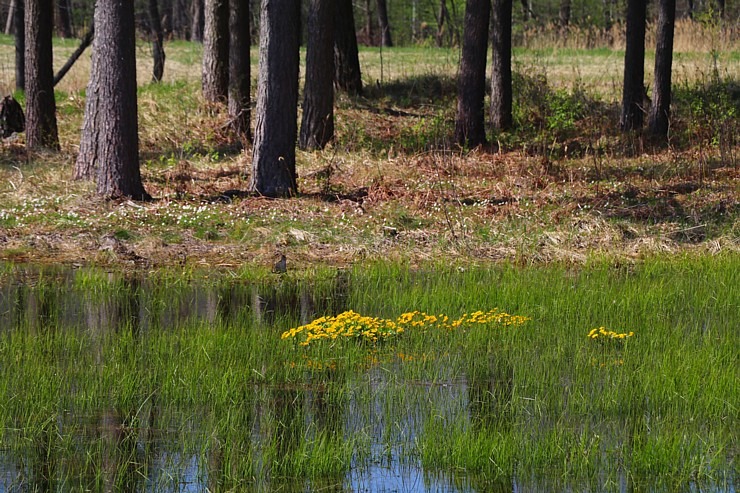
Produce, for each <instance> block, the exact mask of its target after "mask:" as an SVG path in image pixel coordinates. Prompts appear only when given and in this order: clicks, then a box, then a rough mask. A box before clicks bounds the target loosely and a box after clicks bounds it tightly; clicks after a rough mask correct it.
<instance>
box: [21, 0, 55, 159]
mask: <svg viewBox="0 0 740 493" xmlns="http://www.w3.org/2000/svg"><path fill="white" fill-rule="evenodd" d="M53 17H54V4H53V2H52V1H51V0H27V1H26V14H25V20H26V67H25V69H26V70H25V72H26V146H27V147H28V148H30V149H34V148H47V149H55V150H57V149H59V136H58V132H57V117H56V102H55V100H54V71H53V70H54V69H53V67H52V51H51V49H52V46H51V37H52V29H53V26H52V19H53Z"/></svg>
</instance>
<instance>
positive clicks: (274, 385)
mask: <svg viewBox="0 0 740 493" xmlns="http://www.w3.org/2000/svg"><path fill="white" fill-rule="evenodd" d="M351 290H352V278H351V276H349V275H338V276H337V277H336V278H335V279H333V280H332V281H331V282H329V283H328V284H327V283H324V285H323V287H322V288H321V289H319V290H313V289H312V286H310V285H309V284H307V283H298V282H288V281H283V280H281V281H279V282H277V283H247V282H241V281H231V282H229V281H223V280H221V281H219V282H217V283H213V282H203V281H197V280H196V281H192V280H189V281H187V282H186V281H173V280H172V279H165V280H163V279H161V278H147V276H143V275H136V276H132V275H123V274H119V273H103V272H100V271H79V270H74V269H37V268H32V267H27V266H24V267H21V266H12V267H8V266H6V268H5V269H4V271H3V274H2V275H0V335H1V336H2V339H0V341H2V342H0V365H5V367H4V368H2V367H0V370H2V372H3V374H4V375H5V376H4V377H3V378H6V379H10V378H26V377H24V375H29V374H33V373H34V372H46V371H50V370H49V367H50V366H52V367H55V369H54V370H53V372H51V373H50V374H51V375H54V378H55V379H56V380H54V382H55V383H54V385H56V387H55V389H56V390H50V391H49V392H50V393H51V394H52V395H54V397H53V398H51V399H50V402H51V403H52V404H51V405H50V406H49V407H44V406H43V405H39V406H38V407H37V409H27V407H26V406H24V400H25V399H28V402H29V403H30V402H37V401H36V400H34V399H38V402H46V401H44V399H45V397H44V395H42V393H43V391H42V390H40V389H27V388H25V387H24V384H23V383H22V382H19V381H7V382H6V383H5V387H4V388H0V397H2V398H4V399H5V400H6V402H5V403H0V405H1V406H3V408H5V409H10V408H12V409H15V410H16V411H14V412H15V413H23V415H21V416H18V415H13V413H11V412H10V411H5V414H4V415H3V421H2V422H0V424H2V425H3V431H2V434H0V492H25V491H39V492H45V491H55V492H66V491H79V490H80V489H83V488H84V489H87V490H92V491H125V492H134V491H136V492H139V491H141V492H160V491H162V492H170V491H172V492H204V491H289V492H292V491H296V492H297V491H305V492H309V491H326V492H350V491H352V492H386V491H387V492H450V493H463V492H465V493H472V492H483V491H493V492H505V491H506V492H527V491H601V490H602V488H603V489H605V490H609V491H620V492H628V491H662V490H663V489H664V488H666V486H661V485H659V484H653V483H651V482H650V478H649V477H645V478H640V479H639V481H638V480H637V479H635V478H634V477H630V475H628V474H626V473H618V474H616V475H611V476H610V477H608V478H605V477H600V474H599V472H598V471H596V472H595V473H593V474H591V475H590V478H591V479H590V480H587V481H583V480H582V479H580V478H579V479H576V480H573V479H572V478H568V477H565V478H563V477H560V476H559V475H558V474H559V473H558V474H554V475H551V474H548V472H547V471H546V470H543V471H541V472H540V473H538V474H527V475H526V476H520V475H519V474H517V473H516V471H514V472H513V473H512V472H511V471H509V472H508V473H504V474H496V475H492V474H490V473H489V474H485V473H467V472H466V471H464V470H448V469H447V470H446V469H440V468H434V467H430V468H425V467H423V466H422V462H423V455H424V453H423V452H421V449H422V448H423V447H422V445H423V443H426V442H424V433H425V432H427V431H428V430H429V428H430V427H432V426H442V427H445V426H453V425H454V426H457V427H460V429H461V430H463V431H465V432H469V433H471V434H473V435H474V434H475V433H476V432H477V431H476V430H484V429H486V430H487V429H489V428H486V427H485V425H481V423H484V424H485V423H487V424H490V423H494V424H495V425H496V426H498V427H500V428H501V429H503V430H506V429H507V428H510V427H512V426H514V421H513V418H509V417H507V416H508V415H509V411H508V410H509V409H510V407H511V400H512V399H513V394H514V390H513V388H512V387H513V385H512V379H511V377H510V376H507V375H509V374H511V373H513V369H511V368H509V367H504V368H503V370H501V369H500V368H499V370H500V371H498V373H494V374H490V373H489V374H486V375H484V376H481V375H478V374H473V373H472V372H471V373H470V374H468V373H466V372H460V371H457V370H456V369H453V367H454V365H449V366H446V363H445V361H444V360H441V361H440V364H439V367H438V368H436V369H435V370H434V372H435V373H434V377H433V378H422V379H418V380H417V379H414V378H411V377H401V376H399V375H402V374H403V371H404V370H403V368H402V365H403V361H404V360H403V357H402V356H397V357H394V358H391V359H389V360H385V361H384V364H382V365H379V364H373V363H372V362H370V363H368V364H367V365H365V366H364V368H363V369H362V371H359V372H357V371H355V372H353V373H352V374H346V373H343V372H340V371H333V370H332V368H329V367H327V368H325V369H324V371H311V372H306V374H305V378H303V379H302V381H296V380H295V379H289V380H288V381H282V380H280V379H277V380H270V379H269V378H263V377H264V375H261V373H269V372H270V371H272V370H271V369H270V368H271V367H270V363H269V359H270V358H271V356H270V353H268V355H267V356H265V357H264V358H263V359H258V362H257V363H254V364H251V363H250V364H251V365H252V366H254V368H251V369H249V370H245V372H244V373H239V374H238V375H235V376H234V378H233V379H229V378H227V377H228V375H226V373H227V372H228V371H230V370H229V368H233V366H234V364H233V363H228V362H226V363H223V362H214V366H215V365H216V363H218V364H221V363H223V366H219V368H220V371H221V372H223V373H224V382H231V383H228V385H232V386H234V387H235V388H234V389H230V390H228V391H225V395H227V397H225V398H223V399H222V397H220V396H216V393H215V391H213V390H211V389H210V387H209V390H208V391H207V392H209V393H210V392H214V394H213V395H214V397H213V403H209V398H208V397H204V396H198V395H194V396H189V395H184V394H183V395H180V394H177V388H178V382H177V378H181V379H182V385H181V388H191V387H188V385H189V382H191V380H193V379H197V378H200V377H199V375H198V374H191V373H189V369H188V363H189V362H188V361H181V362H180V363H179V365H181V367H180V368H179V369H178V368H175V369H173V370H156V371H162V372H164V373H163V375H162V376H160V377H156V378H160V380H158V381H159V382H160V384H159V385H149V384H145V383H144V382H142V383H141V388H140V389H138V390H137V384H136V382H133V383H129V382H121V383H120V388H121V389H124V388H125V389H128V388H129V387H128V386H129V385H130V386H131V388H133V389H134V390H133V391H130V392H131V395H132V396H133V397H132V398H130V399H129V398H128V394H126V392H129V390H121V389H119V388H118V386H117V384H116V382H113V383H112V384H111V382H108V381H107V380H106V379H107V378H109V377H108V376H107V375H118V376H119V377H120V375H121V373H117V371H118V370H116V369H115V368H112V367H113V366H114V365H118V364H124V365H125V364H127V363H126V361H128V360H127V359H126V358H141V359H140V360H137V361H138V362H137V363H134V364H133V367H135V368H137V369H138V370H137V371H141V372H142V373H137V375H141V374H144V373H145V371H146V368H141V366H142V365H144V366H146V365H151V368H158V367H157V366H156V365H159V364H161V362H159V361H155V357H154V356H151V355H150V354H149V353H148V350H147V349H146V347H145V346H146V345H147V344H150V343H151V344H162V342H161V340H160V339H158V334H160V333H169V334H174V335H177V334H178V333H181V332H183V331H187V330H189V329H188V328H202V327H208V326H210V325H213V326H218V327H220V329H219V330H220V331H223V332H224V333H228V332H229V331H231V330H237V327H239V329H238V330H246V329H244V326H245V325H247V326H249V327H250V329H248V330H249V331H259V332H260V333H261V335H260V337H261V338H262V339H258V340H263V341H268V340H269V341H272V340H273V339H279V335H280V332H282V331H283V330H286V329H287V328H289V327H291V326H294V325H295V324H299V323H307V322H309V321H310V320H312V319H314V318H315V317H317V316H320V315H323V314H327V313H339V312H341V311H344V310H346V309H348V308H349V304H350V300H351V298H352V295H351V293H350V292H351ZM198 330H200V329H198ZM198 333H199V334H200V332H198ZM201 335H202V334H201ZM119 337H121V340H122V341H124V343H126V344H128V343H130V339H133V340H134V342H133V343H132V344H134V347H137V348H140V349H138V350H136V351H139V350H140V351H141V352H142V353H147V355H146V356H141V355H139V354H136V351H135V352H134V354H132V355H129V356H125V355H124V356H121V359H120V360H118V359H115V358H112V357H111V356H110V355H111V354H114V352H115V347H111V341H114V342H115V341H118V339H117V338H119ZM245 337H252V336H251V335H245ZM29 339H32V340H33V341H34V342H33V344H32V343H29V342H28V341H29ZM45 340H46V341H48V344H47V343H44V342H43V341H45ZM175 340H176V339H175ZM37 341H42V343H41V344H40V346H39V348H40V349H39V352H38V353H34V354H30V352H31V350H26V349H19V348H28V347H32V348H36V347H37V346H36V345H35V344H36V342H37ZM137 341H138V342H137ZM116 344H119V343H118V342H116ZM137 344H140V345H137ZM258 344H259V343H258ZM264 344H265V345H269V344H271V343H268V342H265V343H264ZM83 346H84V347H83ZM276 347H277V346H276ZM214 348H215V349H213V348H210V346H208V341H207V340H205V342H203V352H207V353H208V357H209V358H214V361H215V360H216V358H217V356H216V355H215V354H214V351H215V350H216V349H217V350H218V351H219V354H223V355H228V354H229V348H228V347H226V348H219V347H217V346H214ZM24 351H28V353H29V354H22V353H23V352H24ZM34 351H35V349H34ZM167 351H169V349H166V350H163V351H162V354H169V353H168V352H167ZM277 351H279V350H277ZM3 353H5V354H3ZM11 353H12V354H11ZM373 357H374V356H372V353H371V356H370V358H373ZM34 358H37V359H36V360H34ZM39 358H40V359H41V360H43V361H38V359H39ZM116 358H118V356H116ZM272 358H273V359H274V356H273V357H272ZM70 359H75V360H74V361H70ZM32 360H33V361H32ZM266 361H267V362H266ZM114 362H115V363H114ZM260 362H261V363H260ZM165 363H167V362H165ZM34 364H38V365H40V367H39V368H38V369H34V367H33V365H34ZM198 364H199V363H196V362H195V361H194V362H193V366H197V365H198ZM316 364H318V363H316ZM137 365H138V366H137ZM260 365H261V366H260ZM16 366H17V367H16ZM18 367H23V368H18ZM92 367H97V370H95V369H92ZM163 368H166V366H163ZM153 371H154V370H153ZM203 371H204V370H201V373H203ZM60 372H61V373H64V374H62V375H60V374H59V373H60ZM178 372H180V375H181V376H179V377H178V376H177V375H178ZM9 375H11V376H9ZM91 375H92V376H93V377H91ZM95 375H97V376H98V377H99V378H100V381H99V382H95V383H91V382H90V381H89V379H90V378H98V377H95ZM250 375H251V376H250ZM134 378H136V377H134ZM153 378H155V377H153ZM202 378H203V379H204V381H205V377H202ZM209 378H210V377H209ZM209 381H210V380H209ZM233 382H236V384H234V383H233ZM226 384H227V383H224V385H226ZM24 389H25V390H24ZM60 389H61V390H60ZM167 389H169V390H167ZM36 392H38V395H37V394H36ZM97 392H100V394H97ZM183 392H184V393H185V392H186V391H183ZM204 392H206V390H204ZM31 394H33V397H31ZM66 394H71V395H66ZM124 394H125V395H124ZM171 396H175V397H171ZM222 400H223V402H222ZM34 406H35V405H34ZM29 407H30V406H29ZM37 410H38V412H36V411H37ZM507 420H510V421H507ZM481 432H482V431H481ZM620 433H621V432H615V434H616V435H620ZM425 446H427V447H428V444H427V445H425ZM440 446H444V445H443V444H440ZM315 451H319V452H317V453H320V454H322V455H324V456H325V457H326V458H325V461H326V463H322V462H321V461H318V463H316V462H312V461H311V460H308V459H307V457H308V456H310V455H311V454H313V453H314V452H315ZM286 457H290V459H289V460H286V461H284V462H283V461H282V459H283V458H286ZM332 462H342V464H340V465H339V466H336V465H334V464H332ZM347 462H348V463H347ZM605 485H606V486H605ZM683 489H685V490H686V491H704V492H706V491H711V492H720V491H722V492H725V491H726V492H734V491H735V486H734V476H732V475H730V476H728V479H726V480H725V481H723V482H722V483H721V484H706V483H702V484H701V486H697V485H696V484H694V483H693V482H692V481H691V480H690V479H689V480H688V481H686V482H685V483H684V484H683Z"/></svg>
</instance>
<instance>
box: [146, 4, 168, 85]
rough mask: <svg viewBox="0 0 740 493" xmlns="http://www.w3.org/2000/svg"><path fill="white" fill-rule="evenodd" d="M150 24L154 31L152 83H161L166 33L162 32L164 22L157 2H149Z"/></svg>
mask: <svg viewBox="0 0 740 493" xmlns="http://www.w3.org/2000/svg"><path fill="white" fill-rule="evenodd" d="M149 22H150V24H151V29H152V58H153V61H154V67H153V69H152V82H160V81H161V80H162V75H164V59H165V54H164V32H162V20H161V19H160V18H159V6H158V5H157V0H149Z"/></svg>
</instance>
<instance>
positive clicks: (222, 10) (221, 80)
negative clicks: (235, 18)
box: [203, 0, 229, 103]
mask: <svg viewBox="0 0 740 493" xmlns="http://www.w3.org/2000/svg"><path fill="white" fill-rule="evenodd" d="M204 12H205V29H204V32H203V96H204V97H205V99H206V101H211V102H214V103H215V102H226V101H227V100H228V97H229V0H205V10H204Z"/></svg>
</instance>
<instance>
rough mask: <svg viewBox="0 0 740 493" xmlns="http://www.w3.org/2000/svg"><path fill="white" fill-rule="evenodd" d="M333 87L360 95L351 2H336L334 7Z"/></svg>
mask: <svg viewBox="0 0 740 493" xmlns="http://www.w3.org/2000/svg"><path fill="white" fill-rule="evenodd" d="M334 85H335V86H336V88H337V89H339V90H341V91H345V92H346V93H348V94H350V95H353V96H358V95H360V94H362V76H361V74H360V58H359V56H358V52H357V35H356V34H355V18H354V13H353V11H352V0H337V4H336V5H335V7H334Z"/></svg>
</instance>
